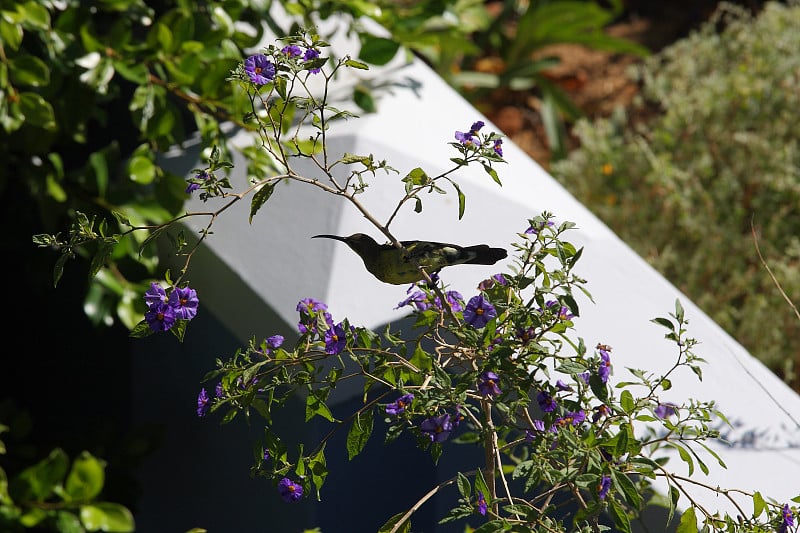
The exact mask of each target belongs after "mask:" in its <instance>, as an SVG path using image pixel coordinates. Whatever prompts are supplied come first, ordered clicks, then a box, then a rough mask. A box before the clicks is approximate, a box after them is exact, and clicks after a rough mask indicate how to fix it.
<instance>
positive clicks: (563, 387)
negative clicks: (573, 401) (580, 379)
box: [556, 379, 572, 392]
mask: <svg viewBox="0 0 800 533" xmlns="http://www.w3.org/2000/svg"><path fill="white" fill-rule="evenodd" d="M556 388H557V389H558V390H559V391H561V392H571V391H572V387H570V386H569V385H567V384H566V383H564V382H563V381H562V380H560V379H559V380H558V381H556Z"/></svg>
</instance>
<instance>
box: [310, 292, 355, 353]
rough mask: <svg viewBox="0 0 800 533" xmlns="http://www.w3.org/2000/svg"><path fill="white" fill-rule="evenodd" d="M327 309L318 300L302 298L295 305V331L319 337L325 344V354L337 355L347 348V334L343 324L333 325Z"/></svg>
mask: <svg viewBox="0 0 800 533" xmlns="http://www.w3.org/2000/svg"><path fill="white" fill-rule="evenodd" d="M327 309H328V306H327V305H325V304H324V303H322V302H320V301H319V300H316V299H314V298H303V299H302V300H300V301H299V302H298V303H297V312H298V313H300V322H298V324H297V329H298V331H300V333H301V334H302V335H306V334H312V335H319V336H320V337H321V340H322V341H324V342H325V353H326V354H328V355H337V354H340V353H342V351H343V350H344V349H345V347H346V346H347V332H346V331H345V327H344V323H343V322H339V323H335V322H334V321H333V317H332V316H331V314H330V313H329V312H328V311H327ZM351 329H353V328H352V327H351Z"/></svg>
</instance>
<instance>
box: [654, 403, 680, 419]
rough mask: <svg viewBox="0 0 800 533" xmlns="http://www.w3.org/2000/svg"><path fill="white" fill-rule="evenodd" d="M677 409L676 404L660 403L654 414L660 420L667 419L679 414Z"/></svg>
mask: <svg viewBox="0 0 800 533" xmlns="http://www.w3.org/2000/svg"><path fill="white" fill-rule="evenodd" d="M676 407H677V406H676V405H675V404H674V403H669V402H667V403H659V404H658V406H657V407H656V408H655V409H653V412H654V413H655V415H656V416H657V417H658V418H667V417H670V416H672V415H674V414H676V413H677V412H678V411H677V409H676Z"/></svg>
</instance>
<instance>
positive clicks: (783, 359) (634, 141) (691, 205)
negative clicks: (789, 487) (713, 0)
mask: <svg viewBox="0 0 800 533" xmlns="http://www.w3.org/2000/svg"><path fill="white" fill-rule="evenodd" d="M798 24H800V7H799V6H797V4H796V3H794V5H791V4H790V5H784V4H779V3H771V4H767V5H766V6H765V8H764V10H763V12H762V13H761V14H760V15H759V16H758V17H757V18H753V17H752V16H750V15H748V14H747V12H746V11H744V10H742V9H737V8H734V7H733V6H728V7H727V8H725V10H724V11H722V12H720V14H719V16H718V18H717V19H716V20H714V21H712V22H709V23H708V24H706V25H705V26H704V27H703V29H702V30H701V31H698V32H696V33H694V34H692V35H691V36H690V37H688V38H686V39H684V40H682V41H679V42H677V43H675V44H674V45H673V46H671V47H669V48H667V49H665V50H664V51H663V52H661V53H659V54H657V55H655V56H653V57H651V58H649V59H648V60H647V61H646V62H645V64H644V65H643V66H642V67H641V68H640V69H638V71H637V72H636V73H635V74H636V75H637V76H639V77H640V79H641V80H642V83H643V87H644V91H643V99H644V100H643V101H642V102H641V103H640V105H644V106H649V107H650V108H651V109H652V110H653V112H652V113H651V117H650V118H649V119H648V120H646V121H643V122H642V123H638V124H633V125H631V124H630V123H629V121H628V120H627V117H626V115H625V112H624V111H622V110H621V111H620V113H619V114H618V115H617V116H615V117H612V118H610V119H601V120H597V121H594V122H589V121H581V122H580V123H579V124H578V125H577V126H576V128H575V132H576V133H577V135H578V136H579V138H580V141H581V145H582V147H581V148H580V149H578V150H576V151H574V152H573V153H571V154H570V155H569V157H568V158H567V160H565V161H561V162H558V163H555V164H554V165H553V166H552V168H551V172H552V174H553V175H554V176H555V177H556V178H557V179H559V180H560V181H561V182H562V183H564V184H565V185H566V186H567V187H568V188H569V189H570V191H571V192H573V194H575V195H576V196H577V197H578V198H579V199H580V200H581V201H582V202H584V203H585V204H586V205H587V206H589V207H590V209H592V210H593V211H594V212H595V213H597V214H598V215H599V216H600V217H601V218H602V219H603V220H604V221H605V222H606V223H607V224H609V226H611V228H612V229H614V231H616V232H617V233H618V234H619V235H620V237H622V239H623V240H625V241H626V242H627V243H629V244H630V245H631V246H633V248H635V249H636V250H637V251H638V252H639V254H641V255H642V256H643V257H645V258H646V259H647V260H648V261H649V262H650V263H651V264H653V265H654V266H655V267H656V268H657V269H658V270H659V271H661V272H662V273H663V274H664V275H665V277H666V278H667V279H669V280H671V281H672V282H673V283H675V284H676V285H677V286H678V287H679V288H680V289H681V290H682V291H684V292H685V293H686V294H687V295H688V296H689V297H690V298H691V299H692V300H693V301H695V302H696V303H697V304H698V305H700V307H702V308H703V309H704V310H705V311H706V312H707V313H708V314H709V315H710V316H711V317H712V318H713V319H714V320H715V321H716V322H717V323H719V324H720V325H721V326H722V327H723V328H725V329H726V330H727V331H728V332H729V333H731V334H732V335H733V336H734V337H735V338H736V339H738V340H739V341H740V342H741V343H742V344H744V345H745V347H746V348H747V349H748V350H749V351H750V352H751V353H752V354H753V355H755V356H756V357H758V358H759V359H761V360H762V361H764V362H765V363H766V364H767V365H768V366H770V368H772V369H773V370H774V371H775V372H777V373H778V374H779V375H781V376H783V377H784V379H785V380H786V381H787V382H789V383H790V384H792V385H793V386H794V388H795V389H798V388H800V382H798V377H797V370H796V369H797V366H798V364H800V347H798V344H797V339H798V338H800V322H798V320H797V318H796V316H795V315H794V314H793V313H792V312H791V309H790V308H789V307H788V306H787V304H786V302H785V300H784V299H783V297H782V296H781V294H780V293H779V291H778V290H777V289H776V287H775V285H774V283H773V281H772V280H771V279H770V277H769V274H768V273H767V271H766V270H765V269H764V267H763V265H762V264H761V263H760V261H759V259H758V254H757V253H756V249H755V246H754V240H753V239H754V236H753V233H752V231H751V224H752V227H754V228H755V230H756V236H757V238H758V244H759V246H760V247H761V249H762V252H763V253H764V256H765V259H766V261H767V263H768V265H769V267H770V268H771V269H772V270H773V272H774V273H775V274H776V276H777V278H778V280H779V281H780V283H781V285H782V287H783V289H784V290H785V291H786V293H787V294H788V295H789V296H790V297H796V296H797V295H798V294H800V268H799V267H798V258H799V257H800V255H799V254H800V241H798V231H799V230H800V210H798V205H800V203H799V202H798V200H800V181H798V177H800V152H799V151H798V149H799V148H800V147H798V139H800V125H798V122H797V120H795V117H794V110H795V109H797V108H798V105H799V104H800V93H798V91H797V87H798V83H800V55H799V54H798V53H797V50H798V49H800V48H798V46H800V35H798V33H797V32H796V31H794V28H796V27H797V26H798ZM720 25H723V26H724V31H719V28H720Z"/></svg>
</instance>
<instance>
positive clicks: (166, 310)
mask: <svg viewBox="0 0 800 533" xmlns="http://www.w3.org/2000/svg"><path fill="white" fill-rule="evenodd" d="M144 301H145V303H146V304H147V311H145V313H144V319H145V321H146V322H147V325H148V326H150V329H152V330H153V331H167V330H169V329H170V328H172V326H174V325H175V321H177V320H191V319H193V318H194V317H195V316H196V315H197V306H198V305H199V304H200V300H198V299H197V292H196V291H195V290H194V289H190V288H189V287H174V288H173V289H172V290H171V291H170V293H169V295H167V291H166V290H165V289H164V288H163V287H162V286H161V285H159V284H158V283H156V282H153V283H151V284H150V288H149V289H147V291H146V292H145V293H144Z"/></svg>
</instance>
